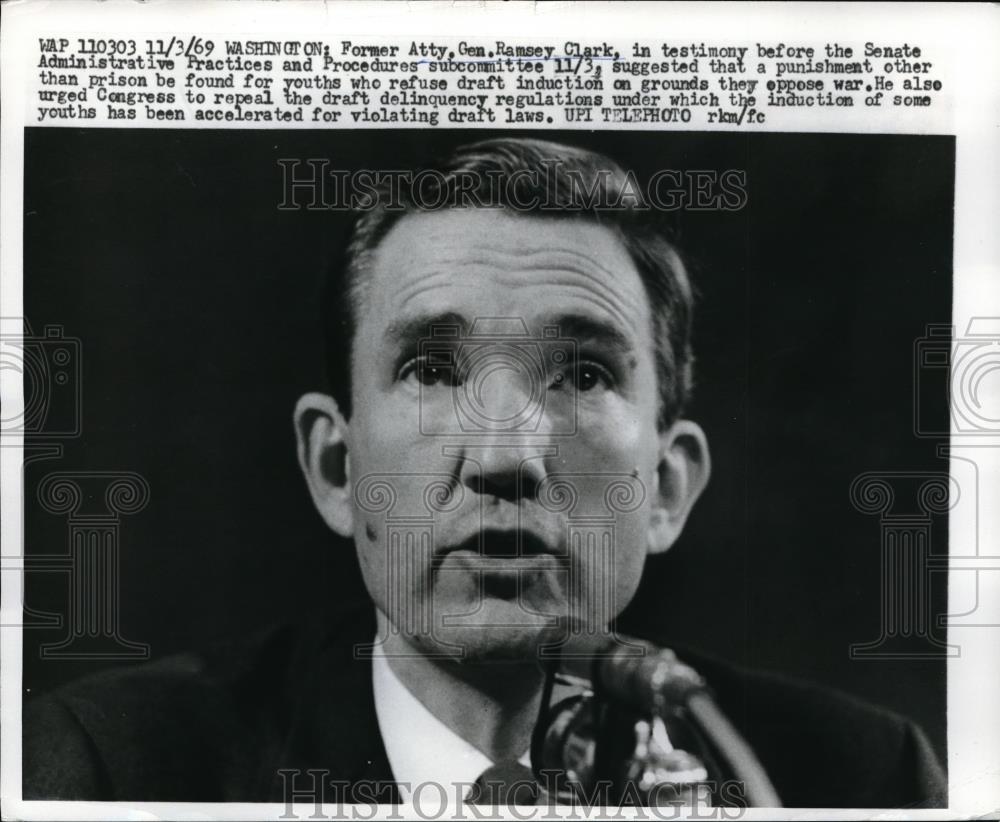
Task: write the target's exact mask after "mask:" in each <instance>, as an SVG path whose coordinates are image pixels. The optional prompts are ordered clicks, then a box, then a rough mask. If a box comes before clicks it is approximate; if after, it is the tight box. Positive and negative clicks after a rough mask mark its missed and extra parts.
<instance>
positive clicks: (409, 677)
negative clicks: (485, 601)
mask: <svg viewBox="0 0 1000 822" xmlns="http://www.w3.org/2000/svg"><path fill="white" fill-rule="evenodd" d="M378 624H379V625H378V627H379V635H380V636H386V637H388V639H387V641H386V644H385V654H386V657H387V659H388V662H389V666H390V667H391V668H392V671H393V673H395V674H396V676H397V677H399V680H400V681H401V682H402V683H403V684H404V685H405V686H406V688H407V690H409V691H410V693H412V694H413V695H414V696H415V697H416V698H417V699H419V700H420V702H421V703H422V704H423V705H424V707H426V708H427V710H429V711H430V712H431V713H432V714H434V716H435V717H437V718H438V719H439V720H440V721H441V722H442V723H444V724H445V725H446V726H448V728H450V729H451V730H452V731H454V732H455V733H456V734H458V735H459V736H460V737H462V738H463V739H464V740H465V741H466V742H468V743H469V744H470V745H473V746H474V747H476V748H478V749H479V750H480V751H482V752H483V753H484V754H485V755H486V756H488V757H489V758H490V759H492V760H493V761H494V762H497V761H500V760H504V759H518V758H519V757H520V756H521V755H522V754H524V752H525V751H527V750H528V746H529V745H530V743H531V732H532V730H533V728H534V726H535V720H536V719H537V717H538V708H539V702H540V699H541V691H542V685H543V681H544V678H543V675H542V672H541V671H540V670H539V669H538V665H537V663H536V662H534V661H533V660H531V661H527V662H507V661H505V662H502V663H498V662H492V663H490V662H473V663H467V662H463V661H455V660H453V659H431V658H428V657H426V656H424V655H423V654H420V653H419V652H417V651H416V650H415V649H414V648H413V647H412V646H410V645H408V644H407V643H406V640H404V639H403V638H402V637H401V635H400V634H398V633H396V632H395V631H386V627H387V625H388V621H387V619H386V617H385V616H383V615H382V613H381V612H378Z"/></svg>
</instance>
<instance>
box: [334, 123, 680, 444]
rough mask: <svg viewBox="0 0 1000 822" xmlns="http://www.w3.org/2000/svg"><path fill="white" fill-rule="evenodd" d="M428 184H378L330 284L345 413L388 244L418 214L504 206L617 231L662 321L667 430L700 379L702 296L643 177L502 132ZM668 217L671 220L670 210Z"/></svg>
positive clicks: (656, 325)
mask: <svg viewBox="0 0 1000 822" xmlns="http://www.w3.org/2000/svg"><path fill="white" fill-rule="evenodd" d="M417 177H419V178H420V185H419V187H417V186H411V187H410V188H407V187H406V186H398V185H393V186H392V187H391V188H390V186H389V185H388V184H386V183H385V182H383V183H380V184H376V185H375V186H374V192H375V193H374V195H373V196H372V197H371V199H370V200H369V202H367V203H366V204H365V207H364V208H362V209H359V211H358V213H357V216H356V218H355V222H354V224H353V228H352V230H351V232H350V236H349V240H348V242H347V244H346V246H345V247H344V249H343V252H342V259H341V261H340V262H339V263H338V264H337V265H335V266H334V267H333V268H332V269H331V270H330V272H329V273H328V277H327V280H326V283H325V289H324V295H323V300H322V304H323V319H324V333H325V348H326V373H327V378H328V379H329V381H330V391H331V394H332V395H333V397H334V399H336V401H337V404H338V405H339V407H340V410H341V412H342V413H343V415H344V417H345V419H349V418H350V415H351V412H352V402H351V386H352V379H351V374H352V360H353V355H354V335H355V332H356V330H357V316H358V312H359V311H360V309H361V306H362V303H363V297H364V278H365V271H366V269H367V267H368V265H369V263H370V261H371V258H372V255H373V253H374V252H375V250H376V249H377V248H378V246H379V244H380V243H381V241H382V240H383V239H384V238H385V236H386V235H387V234H388V233H389V231H390V230H391V229H392V227H393V226H394V225H396V223H398V222H399V221H400V220H401V219H403V218H404V217H406V216H407V215H408V214H414V213H422V212H423V213H425V212H427V211H430V210H440V209H441V208H442V204H445V206H446V207H470V206H471V207H485V208H501V209H505V210H507V211H508V212H509V213H511V214H513V215H517V216H518V217H520V218H524V219H539V218H546V219H552V218H555V219H585V220H590V221H592V222H594V223H595V224H599V225H604V226H608V227H609V228H611V229H612V230H613V231H614V232H615V233H616V235H617V236H618V238H619V240H620V241H621V243H622V245H623V246H624V247H625V249H626V251H627V253H628V255H629V257H630V258H631V260H632V262H633V263H634V265H635V267H636V270H637V271H638V274H639V277H640V278H641V280H642V283H643V286H644V287H645V291H646V296H647V298H648V300H649V305H650V314H651V317H652V334H653V340H654V347H655V351H654V359H655V364H656V376H657V381H658V393H659V398H660V409H659V417H658V423H659V425H660V427H661V428H665V427H667V426H668V425H670V424H671V423H672V422H673V421H674V420H676V419H677V418H678V417H679V416H680V415H681V413H682V412H683V410H684V408H685V406H686V404H687V403H688V401H689V399H690V395H691V390H692V380H693V360H694V357H693V353H692V350H691V322H692V309H693V303H694V295H693V290H692V286H691V282H690V279H689V277H688V273H687V269H686V267H685V264H684V261H683V259H682V257H681V255H680V253H679V251H678V249H677V248H676V246H675V244H674V242H673V238H672V235H671V234H670V232H669V231H668V230H667V229H666V228H665V227H664V226H663V225H662V224H659V222H658V221H657V220H655V219H654V216H655V215H657V212H656V211H655V210H653V209H650V208H649V207H648V205H647V203H646V201H645V198H644V196H643V193H642V189H641V187H640V186H638V185H637V181H636V179H635V177H634V175H633V174H632V173H631V172H630V173H628V174H626V172H625V171H623V170H622V168H621V167H620V166H619V165H618V164H617V163H615V162H614V161H613V160H611V159H609V158H608V157H605V156H604V155H602V154H599V153H597V152H594V151H589V150H586V149H581V148H577V147H573V146H567V145H563V144H560V143H555V142H550V141H546V140H536V139H527V138H511V137H502V138H497V139H491V140H483V141H480V142H476V143H471V144H468V145H464V146H460V147H459V148H457V149H455V150H454V151H453V152H452V153H451V154H450V155H449V156H448V157H446V158H445V159H444V160H443V161H441V162H439V163H436V164H434V165H433V166H431V167H429V168H428V169H426V170H425V171H424V172H422V173H421V174H418V175H417V176H416V177H414V178H413V179H414V181H416V179H417ZM658 216H660V217H662V214H659V215H658Z"/></svg>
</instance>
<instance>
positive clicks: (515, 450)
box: [461, 368, 556, 500]
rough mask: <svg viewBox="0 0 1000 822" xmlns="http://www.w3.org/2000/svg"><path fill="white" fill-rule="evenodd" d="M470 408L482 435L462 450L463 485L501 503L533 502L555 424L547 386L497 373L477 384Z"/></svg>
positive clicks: (514, 373) (501, 371)
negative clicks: (547, 401) (548, 405)
mask: <svg viewBox="0 0 1000 822" xmlns="http://www.w3.org/2000/svg"><path fill="white" fill-rule="evenodd" d="M467 387H468V388H470V389H473V390H474V392H475V393H474V395H472V396H471V397H470V398H469V399H470V403H474V404H475V406H476V411H477V412H478V413H477V416H479V418H480V423H481V424H480V426H478V428H479V430H478V433H477V435H476V436H475V437H473V438H470V441H469V444H468V445H466V446H464V447H463V448H462V451H463V457H464V459H463V462H462V468H461V481H462V483H463V485H465V487H467V488H469V489H471V490H473V491H475V492H476V493H479V494H489V495H492V496H495V497H498V498H501V499H507V500H519V499H522V498H527V499H533V498H534V497H535V496H536V494H537V489H538V486H539V484H540V483H541V482H542V480H543V479H544V478H545V473H546V467H545V466H546V458H547V457H551V456H554V455H555V453H556V449H555V447H554V446H552V445H549V444H548V443H547V439H548V438H547V437H546V434H547V433H549V432H550V430H551V425H550V423H549V420H548V417H547V415H546V413H545V406H544V402H545V397H544V393H543V392H544V389H545V386H541V391H539V387H538V386H536V385H534V383H533V381H531V380H526V379H524V374H519V373H517V371H516V370H515V369H505V368H495V369H493V370H492V371H491V372H490V373H489V374H488V375H487V376H486V377H485V379H483V380H481V381H480V382H479V383H478V384H476V385H471V384H470V385H468V386H467Z"/></svg>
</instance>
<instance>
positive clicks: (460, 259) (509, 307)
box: [359, 209, 651, 343]
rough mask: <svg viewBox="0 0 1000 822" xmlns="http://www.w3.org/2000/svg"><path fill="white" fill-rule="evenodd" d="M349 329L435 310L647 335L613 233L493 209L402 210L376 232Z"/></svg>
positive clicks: (644, 305)
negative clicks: (575, 322)
mask: <svg viewBox="0 0 1000 822" xmlns="http://www.w3.org/2000/svg"><path fill="white" fill-rule="evenodd" d="M365 280H366V281H365V283H364V286H363V288H362V293H363V299H362V307H361V312H360V314H361V316H360V317H359V320H360V322H359V325H361V326H362V327H363V326H365V325H369V326H371V325H374V326H375V328H369V330H372V331H376V332H377V330H378V327H379V326H382V327H388V325H389V324H393V323H399V322H401V321H405V320H406V318H408V317H419V316H429V315H434V314H441V313H445V312H449V313H454V314H457V315H460V316H462V317H466V318H468V319H469V320H470V321H471V320H474V319H475V318H482V317H515V318H518V319H521V320H524V322H525V324H526V325H527V326H528V327H529V328H531V329H532V330H537V328H538V327H539V326H540V325H542V324H544V323H545V321H546V319H548V318H551V317H552V316H554V315H557V314H558V315H560V316H567V315H568V316H580V317H583V318H585V319H590V320H594V321H596V322H601V323H605V324H613V325H614V326H616V327H618V328H620V329H621V330H623V331H624V332H626V333H628V334H630V335H632V336H633V337H636V339H635V342H636V343H640V342H643V341H644V340H643V339H642V338H643V337H645V338H647V339H648V337H649V335H650V333H651V332H650V330H649V329H650V319H649V316H650V309H649V305H648V300H647V298H646V292H645V288H644V286H643V284H642V280H641V278H640V277H639V274H638V272H637V271H636V269H635V265H634V263H633V262H632V260H631V257H630V256H629V254H628V252H627V250H626V249H625V247H624V245H623V244H622V242H621V240H620V239H619V237H618V235H617V234H616V233H615V232H614V231H613V230H611V229H610V228H608V227H606V226H602V225H598V224H596V223H594V222H591V221H587V220H584V219H566V218H550V217H545V216H534V215H515V214H510V213H508V212H505V211H503V210H474V209H462V210H450V211H441V212H435V213H422V214H412V215H408V216H406V217H404V218H403V219H401V220H400V221H399V222H398V223H397V224H396V225H395V226H393V228H392V229H391V230H390V231H389V233H388V234H387V235H386V236H385V237H384V238H383V240H382V242H381V243H380V244H379V245H378V247H377V248H376V250H375V253H374V254H373V256H372V262H371V266H370V268H369V270H368V272H367V273H366V275H365Z"/></svg>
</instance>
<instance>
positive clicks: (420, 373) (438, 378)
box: [399, 358, 458, 386]
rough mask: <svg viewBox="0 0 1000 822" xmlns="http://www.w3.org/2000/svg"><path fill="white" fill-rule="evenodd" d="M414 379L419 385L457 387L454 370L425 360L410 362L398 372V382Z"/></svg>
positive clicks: (448, 366)
mask: <svg viewBox="0 0 1000 822" xmlns="http://www.w3.org/2000/svg"><path fill="white" fill-rule="evenodd" d="M410 378H413V379H415V380H416V381H417V382H419V383H420V384H421V385H426V386H432V385H457V384H458V382H457V380H456V378H455V369H454V368H453V367H452V366H451V365H444V364H440V363H434V362H431V361H429V360H427V359H426V358H418V359H415V360H410V362H408V363H407V364H406V365H404V366H403V368H402V369H401V370H400V372H399V379H400V380H404V381H405V380H408V379H410Z"/></svg>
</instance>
